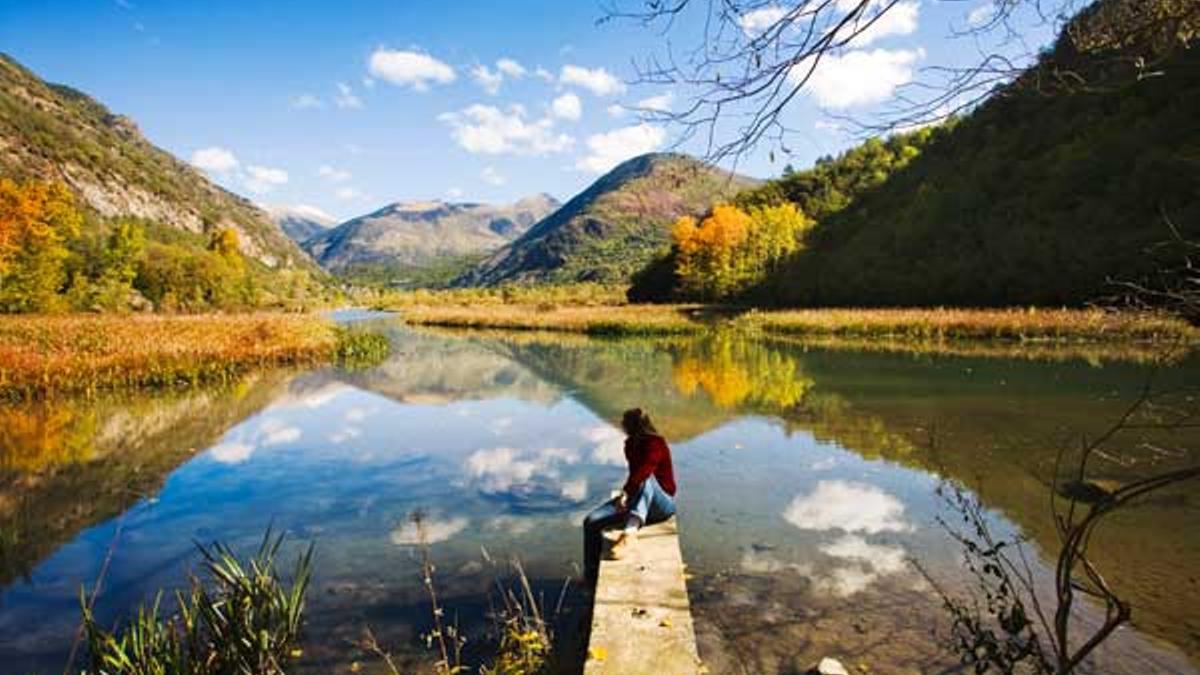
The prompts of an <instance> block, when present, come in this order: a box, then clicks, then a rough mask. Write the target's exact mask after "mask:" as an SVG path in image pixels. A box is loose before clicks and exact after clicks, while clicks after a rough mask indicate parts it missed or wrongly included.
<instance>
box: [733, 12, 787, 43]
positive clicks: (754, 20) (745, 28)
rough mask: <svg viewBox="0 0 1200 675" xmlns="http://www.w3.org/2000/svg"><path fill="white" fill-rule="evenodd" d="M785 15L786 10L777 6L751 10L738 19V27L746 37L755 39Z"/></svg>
mask: <svg viewBox="0 0 1200 675" xmlns="http://www.w3.org/2000/svg"><path fill="white" fill-rule="evenodd" d="M786 15H787V10H786V9H784V8H783V7H780V6H779V5H767V6H766V7H759V8H758V9H754V10H751V11H749V12H746V13H745V14H742V15H741V16H739V17H738V25H739V26H741V27H742V32H743V33H745V34H746V37H749V38H755V37H758V36H759V35H760V34H762V32H763V31H765V30H767V29H768V28H770V27H771V26H774V25H775V24H776V23H779V20H780V19H782V18H783V17H784V16H786Z"/></svg>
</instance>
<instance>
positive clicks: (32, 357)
mask: <svg viewBox="0 0 1200 675" xmlns="http://www.w3.org/2000/svg"><path fill="white" fill-rule="evenodd" d="M343 332H344V331H341V330H339V329H338V328H337V327H336V326H335V325H334V324H333V323H332V322H331V321H328V320H325V319H323V318H320V317H317V316H313V315H293V314H241V315H236V314H235V315H224V314H209V315H189V316H163V315H156V316H113V315H62V316H12V317H4V318H0V396H2V397H6V398H22V397H37V396H44V395H49V394H53V393H68V392H70V393H80V392H92V391H96V390H100V389H109V388H116V387H124V386H164V387H165V386H176V385H187V384H194V383H198V382H202V381H224V380H228V379H231V378H233V377H234V376H237V375H239V374H241V373H243V372H246V371H248V370H250V369H252V368H258V367H263V366H277V365H288V364H312V363H321V362H327V361H332V360H335V359H337V358H338V355H339V354H340V353H342V352H344V351H346V350H347V349H350V350H351V351H353V348H349V347H347V346H346V345H344V344H343V343H344V342H345V340H346V339H349V340H351V341H359V340H361V338H358V337H356V336H355V337H349V338H343Z"/></svg>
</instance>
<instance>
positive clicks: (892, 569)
mask: <svg viewBox="0 0 1200 675" xmlns="http://www.w3.org/2000/svg"><path fill="white" fill-rule="evenodd" d="M820 551H821V552H822V553H824V554H825V555H828V556H830V557H832V558H837V559H839V560H841V561H844V563H843V564H842V565H841V566H839V567H837V568H835V569H834V570H833V571H832V572H830V573H829V574H828V575H827V576H824V577H821V578H818V579H816V586H817V588H818V589H820V590H823V591H826V592H828V593H831V594H833V595H836V596H838V597H848V596H851V595H854V594H856V593H860V592H862V591H865V590H866V589H867V588H869V587H870V586H871V584H873V583H875V582H876V581H878V580H879V579H882V578H883V577H885V576H890V575H893V574H899V573H901V572H903V571H904V570H905V567H906V566H905V559H906V556H905V553H904V549H902V548H900V547H898V546H884V545H881V544H871V543H868V542H867V541H866V540H865V539H863V538H862V537H858V536H855V535H846V536H843V537H841V538H839V539H837V540H835V541H834V542H832V543H829V544H824V545H822V546H821V547H820Z"/></svg>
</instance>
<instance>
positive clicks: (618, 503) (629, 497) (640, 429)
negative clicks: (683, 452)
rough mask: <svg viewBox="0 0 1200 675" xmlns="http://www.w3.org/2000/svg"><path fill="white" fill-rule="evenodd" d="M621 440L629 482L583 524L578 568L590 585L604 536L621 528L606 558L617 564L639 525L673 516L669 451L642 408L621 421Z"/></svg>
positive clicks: (633, 540)
mask: <svg viewBox="0 0 1200 675" xmlns="http://www.w3.org/2000/svg"><path fill="white" fill-rule="evenodd" d="M621 427H622V428H623V429H624V430H625V434H626V435H627V436H628V438H626V439H625V461H626V462H628V463H629V478H628V479H626V481H625V486H624V488H623V489H622V490H621V494H619V495H617V496H616V497H614V498H613V499H612V500H610V501H607V502H605V503H604V504H602V505H600V506H599V507H597V508H596V509H595V510H594V511H592V512H591V513H589V514H588V515H587V518H584V520H583V566H584V575H585V577H586V578H587V581H588V583H589V584H592V585H595V583H596V577H597V575H599V573H600V548H601V545H602V544H603V537H604V534H603V533H604V530H606V529H608V528H610V527H613V526H623V527H624V530H623V531H622V532H621V535H620V537H619V538H618V539H617V540H616V541H615V542H614V543H613V545H612V549H611V554H612V557H613V559H614V560H619V559H620V558H621V557H622V556H623V555H625V553H626V552H627V550H628V548H629V547H630V546H632V545H633V544H634V542H635V541H636V538H637V531H638V530H639V529H640V528H641V527H642V526H644V525H653V524H654V523H659V522H662V521H664V520H666V519H668V518H670V517H671V516H672V515H674V514H675V474H674V472H673V471H672V468H671V448H669V447H667V442H666V441H665V440H663V437H662V436H660V435H658V430H656V429H655V428H654V424H652V423H651V422H650V417H649V416H648V415H646V413H644V412H642V409H641V408H633V409H631V410H626V411H625V414H624V415H622V417H621Z"/></svg>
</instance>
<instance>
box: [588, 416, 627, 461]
mask: <svg viewBox="0 0 1200 675" xmlns="http://www.w3.org/2000/svg"><path fill="white" fill-rule="evenodd" d="M581 433H582V435H583V437H584V438H586V439H587V440H588V441H590V442H591V443H594V444H595V445H594V447H593V448H592V453H591V461H592V463H593V464H607V465H611V466H625V436H624V435H623V434H622V433H621V432H620V431H618V430H616V429H614V428H612V427H610V426H607V425H597V426H594V427H588V428H586V429H584V430H583V431H582V432H581Z"/></svg>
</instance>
